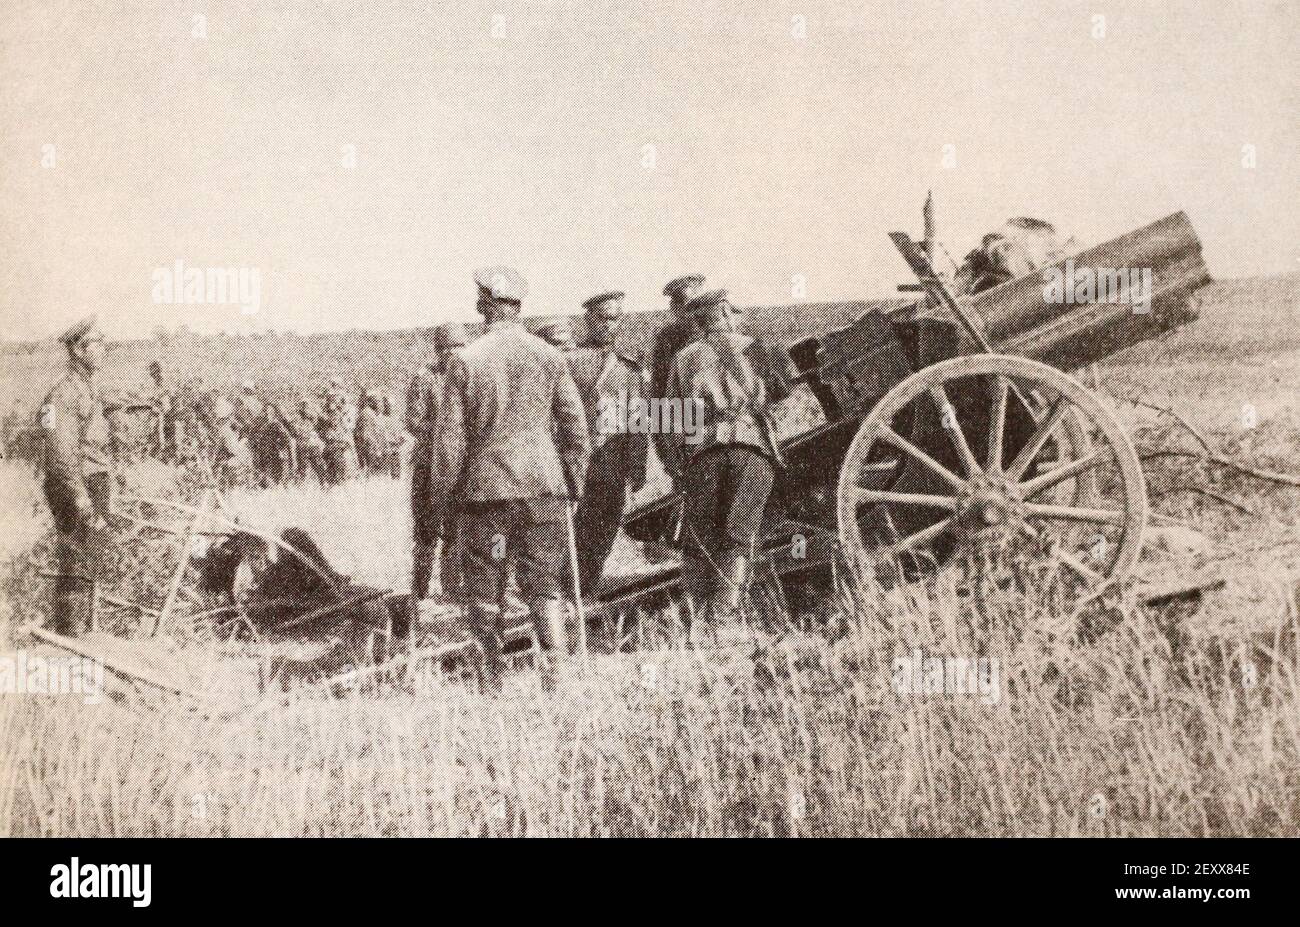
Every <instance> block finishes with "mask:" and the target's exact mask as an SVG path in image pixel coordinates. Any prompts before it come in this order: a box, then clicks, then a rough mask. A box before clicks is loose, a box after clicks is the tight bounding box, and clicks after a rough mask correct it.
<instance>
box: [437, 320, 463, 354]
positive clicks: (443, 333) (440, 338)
mask: <svg viewBox="0 0 1300 927" xmlns="http://www.w3.org/2000/svg"><path fill="white" fill-rule="evenodd" d="M433 343H434V345H435V346H436V347H439V348H463V347H465V345H467V344H469V332H467V331H466V330H465V326H464V325H462V324H461V323H460V322H444V323H443V324H442V325H439V326H438V327H437V328H435V329H434V330H433Z"/></svg>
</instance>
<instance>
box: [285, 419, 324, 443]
mask: <svg viewBox="0 0 1300 927" xmlns="http://www.w3.org/2000/svg"><path fill="white" fill-rule="evenodd" d="M290 425H291V427H292V428H293V439H294V440H295V441H296V442H298V446H299V447H305V448H315V449H316V450H318V451H319V450H322V449H324V447H325V442H324V440H322V439H321V436H320V431H319V430H318V429H317V423H316V417H315V416H303V414H302V413H301V412H299V413H298V414H297V415H296V416H294V417H293V418H292V419H291V420H290Z"/></svg>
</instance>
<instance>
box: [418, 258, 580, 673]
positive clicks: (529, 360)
mask: <svg viewBox="0 0 1300 927" xmlns="http://www.w3.org/2000/svg"><path fill="white" fill-rule="evenodd" d="M474 282H475V283H476V284H477V285H478V311H479V312H480V313H482V315H483V318H484V321H485V322H486V323H487V326H486V330H485V331H484V333H483V335H482V336H481V337H480V338H479V339H478V340H477V341H475V342H474V343H473V344H471V345H470V346H469V347H467V348H465V349H464V350H463V351H462V352H460V354H459V355H453V356H452V358H451V359H450V361H449V362H448V365H447V374H446V385H445V388H444V390H443V395H442V403H441V406H440V408H439V410H438V411H439V419H438V425H437V432H436V435H435V439H434V451H435V458H434V459H435V463H434V467H433V476H432V492H431V497H432V505H433V508H434V510H435V511H438V512H445V511H446V510H447V507H448V505H449V504H450V503H451V502H452V500H453V499H455V498H459V499H460V500H461V505H462V509H461V539H462V544H463V547H464V556H465V562H464V570H465V585H466V589H467V593H468V598H469V607H468V617H469V621H470V626H471V627H472V629H473V631H474V635H475V637H476V638H477V639H478V642H479V645H480V646H481V648H482V652H483V664H482V679H483V682H484V685H485V687H486V688H487V689H489V690H491V691H496V690H499V689H500V685H501V671H502V669H503V667H504V661H503V658H502V650H503V647H504V643H505V641H504V635H505V589H506V578H507V576H508V572H509V569H510V566H511V564H512V563H513V564H514V566H515V568H516V572H517V575H518V580H519V586H520V588H521V590H522V591H523V593H524V595H525V597H526V598H527V601H528V606H529V609H530V612H531V614H532V621H533V627H534V629H535V632H536V635H537V639H538V643H539V644H540V645H541V646H542V647H543V648H545V649H546V650H547V651H548V654H547V658H546V660H545V666H544V668H543V676H542V679H543V685H544V686H545V687H547V688H548V689H549V688H553V687H554V685H555V682H556V679H557V677H558V675H559V670H560V664H561V663H562V662H564V661H565V659H566V656H567V653H568V644H567V641H566V635H565V630H564V596H563V591H562V586H563V576H564V572H565V563H566V560H567V549H566V548H567V544H566V533H567V526H566V524H565V522H566V519H567V518H568V514H569V513H568V506H569V500H570V499H573V498H579V497H580V496H581V494H582V481H583V476H584V474H585V473H586V469H587V458H588V454H589V439H588V435H587V420H586V415H585V414H584V413H583V409H582V400H581V399H580V398H579V397H578V390H577V387H576V386H575V385H574V382H573V376H572V374H571V373H570V372H569V367H568V365H567V364H566V363H565V361H564V358H563V357H562V356H561V355H560V352H558V351H557V350H555V348H553V347H551V346H550V345H549V344H547V343H546V342H545V341H542V340H541V339H540V338H538V337H536V336H535V335H531V334H529V333H528V332H527V331H526V330H525V329H524V327H523V325H521V324H520V323H519V312H520V308H521V304H522V302H523V298H524V295H525V292H526V289H527V286H526V284H525V283H524V280H523V278H522V277H521V276H520V275H519V273H518V272H517V271H515V270H513V269H511V268H508V267H497V268H490V269H487V270H481V271H479V272H478V273H476V274H475V275H474Z"/></svg>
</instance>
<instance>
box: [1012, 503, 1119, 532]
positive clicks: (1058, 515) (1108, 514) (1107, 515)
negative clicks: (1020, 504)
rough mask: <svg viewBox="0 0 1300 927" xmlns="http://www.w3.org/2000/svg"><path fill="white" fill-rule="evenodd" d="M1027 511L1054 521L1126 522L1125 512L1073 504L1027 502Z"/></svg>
mask: <svg viewBox="0 0 1300 927" xmlns="http://www.w3.org/2000/svg"><path fill="white" fill-rule="evenodd" d="M1025 512H1026V513H1027V514H1029V515H1032V516H1034V517H1036V518H1046V519H1050V520H1052V521H1082V522H1087V523H1089V524H1093V525H1115V526H1117V527H1118V526H1121V525H1123V524H1124V513H1123V512H1121V511H1117V510H1115V509H1094V508H1080V507H1077V506H1072V505H1041V504H1039V503H1036V502H1029V503H1026V504H1025Z"/></svg>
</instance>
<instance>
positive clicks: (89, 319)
mask: <svg viewBox="0 0 1300 927" xmlns="http://www.w3.org/2000/svg"><path fill="white" fill-rule="evenodd" d="M94 335H100V336H101V337H102V334H101V332H100V331H99V316H98V315H96V314H95V313H93V312H92V313H91V314H90V315H88V316H86V317H85V318H84V319H82V320H81V321H80V322H77V323H76V324H75V325H73V326H72V327H71V328H69V329H68V330H67V331H66V332H64V333H63V334H62V335H60V336H59V340H60V341H62V342H63V343H64V344H66V345H67V346H68V347H72V346H73V345H74V344H76V343H77V342H79V341H84V340H86V339H87V338H89V337H92V336H94Z"/></svg>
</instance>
